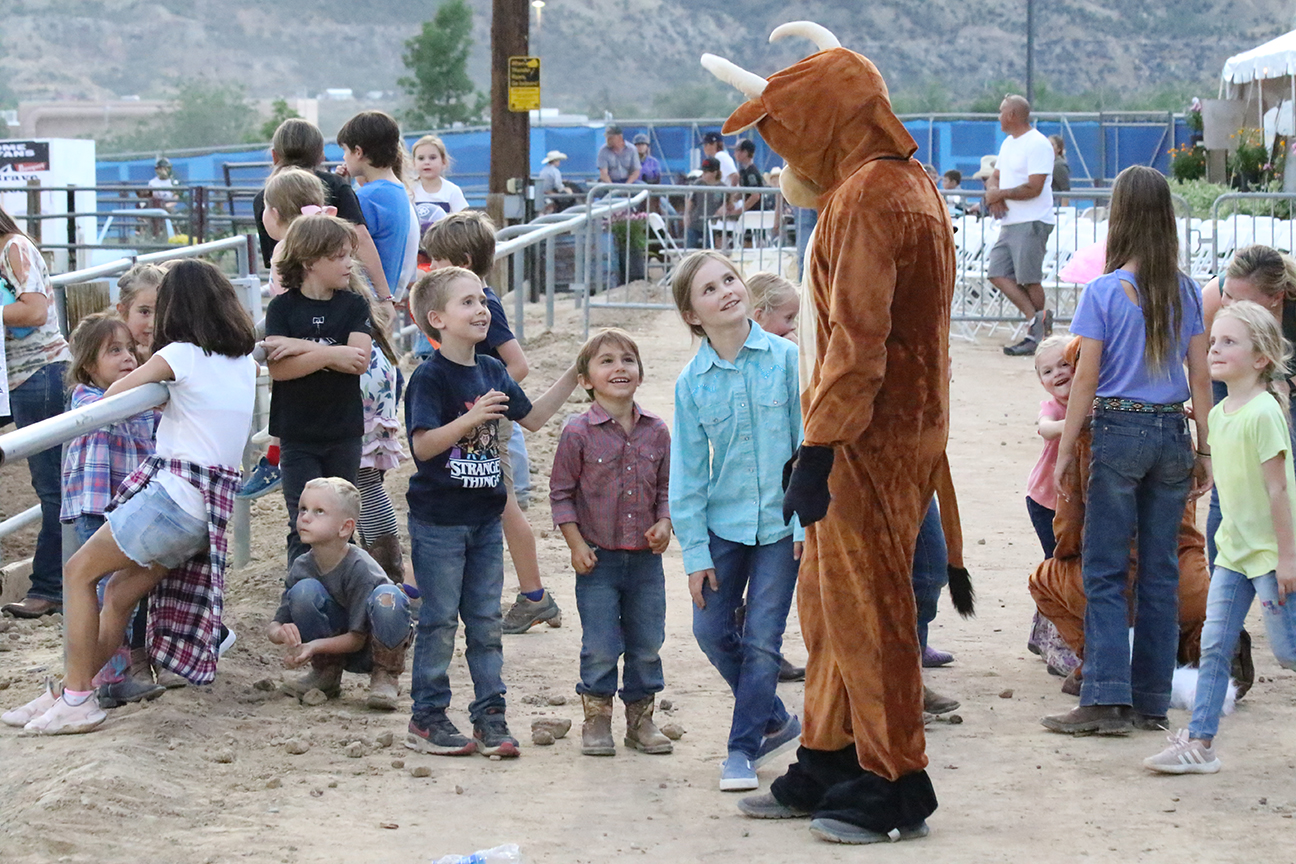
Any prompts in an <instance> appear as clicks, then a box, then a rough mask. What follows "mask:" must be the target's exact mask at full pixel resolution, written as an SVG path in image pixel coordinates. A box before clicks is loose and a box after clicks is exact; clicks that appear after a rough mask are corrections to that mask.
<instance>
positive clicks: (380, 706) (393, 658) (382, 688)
mask: <svg viewBox="0 0 1296 864" xmlns="http://www.w3.org/2000/svg"><path fill="white" fill-rule="evenodd" d="M369 645H370V650H371V652H372V653H373V669H372V670H371V671H370V672H369V698H368V699H366V700H365V704H366V705H368V706H369V707H370V708H373V709H374V710H376V711H395V710H396V699H397V697H399V696H400V684H399V681H400V676H401V673H403V672H404V671H405V649H406V647H407V646H408V645H409V640H408V639H407V640H405V641H404V642H402V643H401V644H400V645H397V646H396V647H395V648H388V647H387V646H385V645H383V644H382V643H381V642H379V641H378V640H377V639H371V640H370V642H369Z"/></svg>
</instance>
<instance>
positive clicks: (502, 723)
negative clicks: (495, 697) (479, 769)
mask: <svg viewBox="0 0 1296 864" xmlns="http://www.w3.org/2000/svg"><path fill="white" fill-rule="evenodd" d="M473 740H474V741H476V742H477V752H478V753H480V754H482V755H483V756H503V757H504V758H506V759H511V758H513V757H515V756H521V755H522V751H521V750H520V749H518V742H517V739H516V738H514V737H513V736H512V735H510V734H509V728H508V721H506V720H505V719H504V709H503V708H490V709H488V710H487V711H486V713H485V714H483V715H482V716H481V717H479V718H477V720H476V722H474V723H473Z"/></svg>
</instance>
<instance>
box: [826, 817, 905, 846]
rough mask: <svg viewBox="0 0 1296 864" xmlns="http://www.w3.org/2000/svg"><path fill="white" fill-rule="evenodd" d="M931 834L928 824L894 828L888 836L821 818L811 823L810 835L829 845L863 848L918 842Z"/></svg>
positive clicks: (835, 820)
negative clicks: (866, 845)
mask: <svg viewBox="0 0 1296 864" xmlns="http://www.w3.org/2000/svg"><path fill="white" fill-rule="evenodd" d="M928 832H929V829H928V828H927V823H926V822H919V823H918V824H917V825H914V826H912V827H908V828H894V829H892V830H891V831H890V832H889V833H887V834H880V833H878V832H877V831H870V830H869V829H867V828H861V827H859V826H858V825H852V824H851V823H850V822H843V821H842V820H840V819H830V818H827V817H821V818H818V819H813V820H811V822H810V833H811V834H813V835H814V836H816V837H818V838H819V839H820V840H825V841H827V842H829V843H847V844H850V845H853V846H862V845H864V844H867V843H890V842H892V841H896V842H899V841H901V840H916V839H918V838H920V837H926V836H927V834H928Z"/></svg>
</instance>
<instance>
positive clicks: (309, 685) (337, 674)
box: [279, 654, 346, 699]
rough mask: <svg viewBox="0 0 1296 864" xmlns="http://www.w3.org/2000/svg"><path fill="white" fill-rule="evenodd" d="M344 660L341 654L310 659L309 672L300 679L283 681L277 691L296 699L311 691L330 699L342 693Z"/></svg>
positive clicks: (322, 655) (323, 655)
mask: <svg viewBox="0 0 1296 864" xmlns="http://www.w3.org/2000/svg"><path fill="white" fill-rule="evenodd" d="M345 660H346V658H345V657H344V656H343V655H341V654H320V655H317V656H315V657H312V658H311V660H310V662H311V671H309V672H307V673H306V674H305V675H303V676H302V677H300V678H296V679H294V680H292V681H285V682H284V683H283V684H282V685H280V687H279V689H280V690H282V691H283V692H285V693H287V694H288V695H289V696H296V697H297V698H298V699H300V698H301V697H303V696H305V695H306V694H307V693H309V692H310V691H312V690H319V691H320V692H322V693H323V694H324V695H325V696H327V697H329V698H330V699H332V698H334V697H336V696H337V695H338V694H339V693H341V692H342V663H343V662H344V661H345Z"/></svg>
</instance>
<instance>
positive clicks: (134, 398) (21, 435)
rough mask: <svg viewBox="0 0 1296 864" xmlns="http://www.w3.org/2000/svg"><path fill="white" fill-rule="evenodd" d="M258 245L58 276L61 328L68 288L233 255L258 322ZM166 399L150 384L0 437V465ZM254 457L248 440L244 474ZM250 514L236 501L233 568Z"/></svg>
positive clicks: (176, 253)
mask: <svg viewBox="0 0 1296 864" xmlns="http://www.w3.org/2000/svg"><path fill="white" fill-rule="evenodd" d="M255 239H256V238H255V236H254V235H238V236H235V237H227V238H225V239H223V240H215V241H212V242H210V243H203V244H200V245H195V246H180V247H173V248H171V249H168V250H167V251H164V252H157V253H153V254H149V255H138V256H131V257H126V258H119V259H117V260H115V261H110V262H107V263H105V264H101V265H98V266H96V267H92V268H88V269H85V270H78V271H73V272H71V273H61V274H59V275H58V276H54V277H52V278H51V280H50V281H51V282H52V283H53V285H54V292H55V302H56V303H58V304H59V310H60V314H59V323H60V326H61V327H62V328H63V329H64V332H65V335H66V329H67V316H66V312H65V309H66V299H65V297H64V291H65V288H66V286H68V285H72V284H76V283H82V282H89V281H93V280H96V279H102V278H105V277H109V276H115V275H118V274H121V273H124V272H126V271H127V270H129V269H130V268H131V267H132V266H133V265H134V264H136V263H138V262H144V263H159V262H162V261H170V260H176V259H181V258H194V257H199V256H203V255H210V254H212V253H218V252H223V251H229V250H233V251H234V252H235V256H236V260H237V269H238V274H239V276H238V277H236V278H235V279H234V280H232V281H233V282H234V285H235V288H236V289H239V290H240V293H241V299H242V301H243V303H244V305H245V307H247V308H248V311H249V312H250V313H252V314H253V315H254V317H259V315H260V311H261V310H260V306H261V287H260V280H259V279H257V278H256V277H255V276H253V275H251V267H252V262H253V261H255V255H254V254H253V246H252V244H253V242H254V241H255ZM268 389H269V378H268V376H265V375H262V376H260V377H259V378H258V379H257V410H256V416H255V417H254V418H253V419H254V422H253V430H256V429H260V428H261V426H263V425H264V416H265V413H266V411H267V410H268V408H267V407H266V406H267V405H268V397H267V396H266V393H267V392H268ZM167 398H168V390H167V386H166V385H165V384H146V385H144V386H142V387H138V388H135V389H133V390H130V391H128V392H126V393H121V394H119V395H117V396H113V397H111V398H108V399H103V400H101V401H99V402H95V403H94V404H92V405H86V406H84V407H81V408H77V409H75V410H72V411H65V412H63V413H62V414H59V415H57V416H55V417H51V418H49V419H47V420H42V421H40V422H39V423H33V424H31V425H30V426H24V427H23V428H21V429H17V430H15V431H13V432H9V433H6V434H4V435H0V465H5V464H9V463H12V462H14V461H16V460H19V459H25V458H27V457H28V456H31V455H32V454H35V453H40V452H42V451H44V450H48V449H49V448H51V447H57V446H60V445H62V444H66V443H67V442H68V441H71V440H72V439H74V438H76V437H78V436H80V435H84V434H86V433H87V432H89V431H91V430H93V429H98V428H102V427H104V426H108V425H111V424H113V423H118V422H121V421H123V420H126V419H128V418H130V417H134V416H135V415H136V414H139V413H140V412H142V411H145V410H148V409H149V408H152V407H154V406H158V405H162V404H164V403H165V402H166V401H167ZM254 452H256V451H255V448H254V447H253V446H252V443H251V440H250V436H249V442H248V444H247V446H245V447H244V465H243V467H244V469H245V470H247V469H248V468H250V467H251V460H252V458H253V453H254ZM250 508H251V504H250V502H248V501H247V500H246V499H238V500H237V501H236V502H235V507H234V520H233V526H232V530H233V532H234V536H233V563H234V566H236V567H239V566H242V565H243V564H246V563H247V561H248V560H249V559H250V557H251V538H250V533H249V525H250V512H251V511H250ZM40 518H41V512H40V506H39V505H36V506H34V507H31V508H28V509H27V510H24V511H22V512H21V513H18V514H16V515H14V516H11V517H9V518H8V519H5V520H4V521H0V540H2V539H3V538H5V537H8V536H10V535H12V534H14V533H16V532H17V531H20V530H22V529H23V528H26V527H29V526H31V525H33V524H35V523H37V522H39V521H40ZM63 543H64V547H65V559H66V554H67V550H68V549H70V548H73V547H74V546H75V543H76V537H75V533H74V532H71V531H66V530H65V531H64V532H63Z"/></svg>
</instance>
